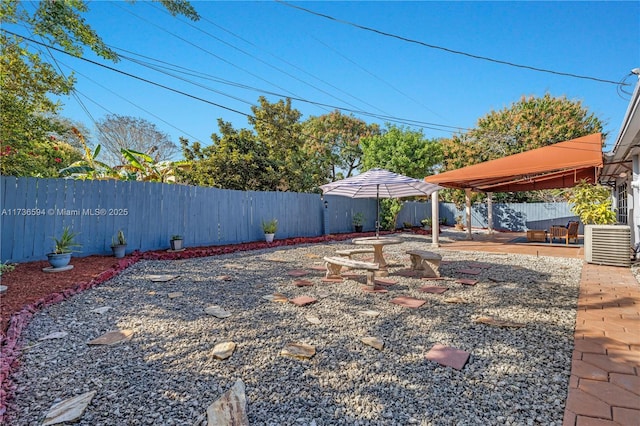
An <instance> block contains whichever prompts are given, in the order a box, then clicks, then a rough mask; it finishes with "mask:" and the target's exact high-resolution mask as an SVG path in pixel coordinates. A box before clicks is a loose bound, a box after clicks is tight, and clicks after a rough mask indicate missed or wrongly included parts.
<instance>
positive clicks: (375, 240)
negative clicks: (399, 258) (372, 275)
mask: <svg viewBox="0 0 640 426" xmlns="http://www.w3.org/2000/svg"><path fill="white" fill-rule="evenodd" d="M351 242H352V243H353V244H355V245H367V246H372V247H373V263H377V264H378V265H379V269H378V271H376V275H377V276H379V277H386V276H389V268H388V267H387V262H386V261H385V260H384V256H383V254H382V249H383V248H384V246H386V245H391V244H401V243H402V242H403V240H401V239H400V238H393V237H364V238H354V239H353V240H351Z"/></svg>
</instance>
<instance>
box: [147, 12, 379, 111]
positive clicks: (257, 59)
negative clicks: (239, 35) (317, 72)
mask: <svg viewBox="0 0 640 426" xmlns="http://www.w3.org/2000/svg"><path fill="white" fill-rule="evenodd" d="M150 5H151V6H152V7H154V8H155V9H157V10H159V11H163V10H164V12H165V13H166V14H168V15H170V13H169V12H168V11H166V10H165V9H162V8H160V7H158V6H156V5H154V4H153V3H150ZM176 19H177V20H178V21H180V22H182V23H184V24H186V25H188V26H190V27H191V28H193V29H195V30H196V31H199V32H201V33H203V34H205V35H206V36H208V37H211V38H213V39H214V40H216V41H218V42H220V43H222V44H224V45H226V46H229V47H230V48H232V49H234V50H237V51H238V52H240V53H242V54H244V55H246V56H248V57H250V58H252V59H254V60H256V61H258V62H260V63H262V64H264V65H266V66H268V67H269V68H272V69H274V70H276V71H278V72H280V73H282V74H284V75H286V76H287V77H289V78H292V79H294V80H296V81H298V82H300V83H302V84H305V85H307V86H309V87H311V88H313V89H315V90H317V91H319V92H321V93H324V94H325V95H327V96H330V97H332V98H335V99H337V100H338V101H340V102H343V103H345V104H347V105H349V106H351V107H353V108H357V107H356V106H355V105H353V104H351V103H350V102H348V101H346V100H344V99H341V98H339V97H337V96H335V95H333V94H331V93H329V92H327V91H326V90H324V89H322V88H320V87H318V86H316V85H314V84H311V83H309V82H307V81H305V80H303V79H301V78H299V77H297V76H295V75H293V74H291V73H290V72H288V71H286V70H284V69H282V68H279V67H277V66H275V65H272V64H270V63H269V62H267V61H265V60H263V59H260V58H258V57H257V56H255V55H252V54H251V53H249V52H247V51H246V50H243V49H241V48H239V47H237V46H234V45H233V44H231V43H229V42H227V41H225V40H223V39H221V38H219V37H217V36H215V35H213V34H211V33H210V32H208V31H205V30H203V29H202V28H198V27H197V26H196V25H194V24H192V23H191V22H187V21H185V20H182V19H180V18H176ZM207 22H210V21H208V20H207ZM369 106H372V107H373V108H376V107H374V106H373V105H369ZM376 109H377V108H376ZM381 112H383V113H384V111H381Z"/></svg>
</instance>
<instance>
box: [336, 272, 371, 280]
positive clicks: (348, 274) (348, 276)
mask: <svg viewBox="0 0 640 426" xmlns="http://www.w3.org/2000/svg"><path fill="white" fill-rule="evenodd" d="M340 276H342V278H346V279H348V280H358V279H362V278H365V279H366V278H367V277H366V275H362V274H356V273H354V272H343V273H342V274H340Z"/></svg>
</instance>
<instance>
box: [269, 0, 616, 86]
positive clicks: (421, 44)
mask: <svg viewBox="0 0 640 426" xmlns="http://www.w3.org/2000/svg"><path fill="white" fill-rule="evenodd" d="M275 1H276V2H277V3H280V4H282V5H283V6H287V7H291V8H293V9H298V10H301V11H303V12H306V13H310V14H311V15H315V16H319V17H321V18H325V19H329V20H331V21H334V22H338V23H340V24H345V25H350V26H352V27H355V28H358V29H361V30H364V31H370V32H372V33H376V34H379V35H382V36H385V37H391V38H395V39H398V40H402V41H406V42H407V43H414V44H418V45H420V46H424V47H428V48H430V49H437V50H442V51H445V52H448V53H453V54H455V55H462V56H467V57H469V58H473V59H480V60H483V61H488V62H493V63H496V64H502V65H509V66H512V67H516V68H524V69H528V70H532V71H538V72H544V73H548V74H555V75H561V76H565V77H573V78H581V79H584V80H592V81H597V82H600V83H610V84H615V85H619V84H620V82H618V81H613V80H605V79H602V78H597V77H589V76H585V75H579V74H573V73H568V72H561V71H554V70H549V69H546V68H538V67H533V66H530V65H522V64H517V63H515V62H509V61H503V60H500V59H494V58H490V57H488V56H481V55H475V54H473V53H467V52H462V51H460V50H454V49H449V48H448V47H442V46H437V45H434V44H429V43H425V42H424V41H420V40H414V39H411V38H407V37H403V36H399V35H396V34H392V33H388V32H385V31H381V30H378V29H375V28H371V27H366V26H364V25H359V24H356V23H353V22H350V21H345V20H343V19H338V18H335V17H333V16H330V15H326V14H324V13H319V12H315V11H313V10H311V9H307V8H304V7H302V6H297V5H295V4H291V3H287V2H286V1H283V0H275Z"/></svg>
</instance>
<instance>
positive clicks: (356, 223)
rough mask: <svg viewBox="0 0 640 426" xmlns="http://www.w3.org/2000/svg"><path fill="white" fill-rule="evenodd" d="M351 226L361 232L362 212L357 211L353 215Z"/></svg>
mask: <svg viewBox="0 0 640 426" xmlns="http://www.w3.org/2000/svg"><path fill="white" fill-rule="evenodd" d="M352 222H353V227H354V228H355V229H356V232H362V224H363V223H364V214H363V213H362V212H358V213H356V214H354V215H353V220H352Z"/></svg>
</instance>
